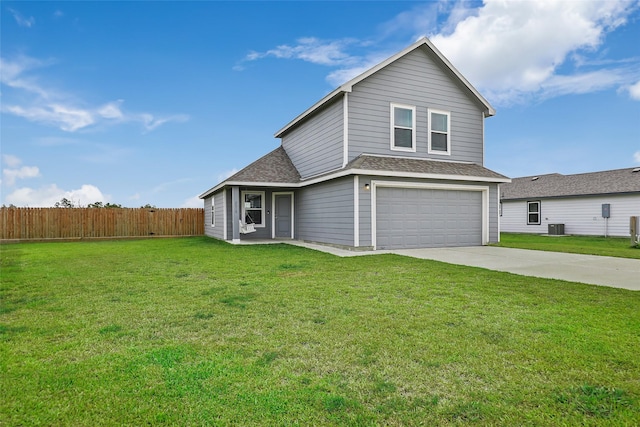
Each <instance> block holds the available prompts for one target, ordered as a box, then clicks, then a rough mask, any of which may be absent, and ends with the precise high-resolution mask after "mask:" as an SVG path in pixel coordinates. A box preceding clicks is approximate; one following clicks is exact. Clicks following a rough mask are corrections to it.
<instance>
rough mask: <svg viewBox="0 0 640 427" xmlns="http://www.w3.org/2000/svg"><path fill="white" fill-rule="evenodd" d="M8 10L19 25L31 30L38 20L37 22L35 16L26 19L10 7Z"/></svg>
mask: <svg viewBox="0 0 640 427" xmlns="http://www.w3.org/2000/svg"><path fill="white" fill-rule="evenodd" d="M7 9H9V12H11V14H12V15H13V18H14V19H15V20H16V22H17V23H18V25H19V26H21V27H27V28H31V27H33V25H34V24H35V23H36V20H35V18H34V17H33V16H30V17H28V18H25V17H24V16H23V15H22V14H21V13H20V12H18V11H17V10H15V9H12V8H10V7H9V8H7Z"/></svg>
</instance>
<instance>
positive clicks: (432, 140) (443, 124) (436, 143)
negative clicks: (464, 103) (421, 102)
mask: <svg viewBox="0 0 640 427" xmlns="http://www.w3.org/2000/svg"><path fill="white" fill-rule="evenodd" d="M450 121H451V113H449V112H448V111H439V110H429V153H431V154H451V132H450V125H449V122H450Z"/></svg>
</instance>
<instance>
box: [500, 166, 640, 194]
mask: <svg viewBox="0 0 640 427" xmlns="http://www.w3.org/2000/svg"><path fill="white" fill-rule="evenodd" d="M637 169H638V168H626V169H616V170H610V171H602V172H591V173H581V174H575V175H561V174H558V173H552V174H548V175H539V176H537V177H536V176H525V177H522V178H513V179H512V180H511V183H510V184H502V185H501V186H500V193H501V197H502V200H510V199H511V200H515V199H529V198H546V197H575V196H589V195H597V194H621V193H622V194H624V193H640V171H637V172H633V171H634V170H637Z"/></svg>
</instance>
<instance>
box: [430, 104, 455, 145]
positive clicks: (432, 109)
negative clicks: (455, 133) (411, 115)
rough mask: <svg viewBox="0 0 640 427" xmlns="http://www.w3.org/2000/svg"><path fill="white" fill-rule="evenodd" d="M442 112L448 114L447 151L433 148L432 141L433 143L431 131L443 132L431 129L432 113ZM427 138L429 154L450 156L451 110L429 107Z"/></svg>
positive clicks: (441, 113) (444, 114)
mask: <svg viewBox="0 0 640 427" xmlns="http://www.w3.org/2000/svg"><path fill="white" fill-rule="evenodd" d="M433 113H435V114H440V115H443V116H447V133H446V135H447V151H442V150H434V149H433V148H431V143H432V139H433V138H431V133H432V132H436V133H439V134H442V132H441V131H433V130H431V123H432V120H431V114H433ZM427 139H428V143H427V152H428V153H429V154H439V155H441V156H450V155H451V139H452V138H451V112H450V111H445V110H436V109H435V108H429V109H427Z"/></svg>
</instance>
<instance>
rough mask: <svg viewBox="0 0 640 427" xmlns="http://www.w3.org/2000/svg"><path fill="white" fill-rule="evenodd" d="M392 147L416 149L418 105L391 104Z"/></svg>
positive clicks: (399, 149)
mask: <svg viewBox="0 0 640 427" xmlns="http://www.w3.org/2000/svg"><path fill="white" fill-rule="evenodd" d="M391 149H392V150H398V151H414V152H415V151H416V107H412V106H410V105H399V104H391Z"/></svg>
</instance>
